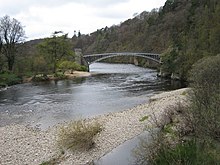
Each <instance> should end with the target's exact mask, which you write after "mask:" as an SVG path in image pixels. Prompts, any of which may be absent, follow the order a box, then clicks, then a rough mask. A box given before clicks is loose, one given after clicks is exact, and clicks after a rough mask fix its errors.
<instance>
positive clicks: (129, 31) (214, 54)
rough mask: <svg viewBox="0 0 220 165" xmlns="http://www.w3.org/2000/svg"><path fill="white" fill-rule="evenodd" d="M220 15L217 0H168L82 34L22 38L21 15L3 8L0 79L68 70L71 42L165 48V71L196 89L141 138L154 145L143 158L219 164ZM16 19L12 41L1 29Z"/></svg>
mask: <svg viewBox="0 0 220 165" xmlns="http://www.w3.org/2000/svg"><path fill="white" fill-rule="evenodd" d="M219 20H220V1H219V0H167V1H166V3H165V5H164V6H163V7H161V8H160V9H153V10H152V11H151V12H143V13H141V14H139V15H135V16H134V18H132V19H129V20H127V21H125V22H122V23H121V24H120V25H114V26H112V27H105V28H103V29H99V30H97V31H96V32H94V33H91V34H90V35H81V34H79V35H78V36H76V35H74V36H73V37H72V38H71V39H70V38H68V36H67V34H63V33H61V32H59V31H58V32H54V33H53V34H52V36H51V37H49V38H46V39H39V40H33V41H29V42H25V43H23V41H24V30H23V28H22V26H21V23H20V22H18V21H17V20H15V19H10V17H9V16H5V17H2V18H1V19H0V32H1V33H0V34H1V35H0V73H1V75H0V84H1V85H0V86H6V85H12V84H14V83H17V82H20V81H21V77H23V76H30V75H38V74H42V75H43V74H49V73H54V74H56V72H57V71H60V72H61V74H62V72H63V71H64V70H65V69H70V70H71V69H73V68H72V65H71V64H69V63H68V62H65V61H71V62H73V63H74V61H75V59H74V53H73V52H72V51H70V50H71V49H72V48H82V49H83V52H84V53H103V52H115V51H117V52H120V51H138V52H140V51H143V52H154V53H161V54H162V62H163V65H162V66H161V70H162V72H164V73H166V75H168V76H171V75H176V76H175V77H178V78H179V79H182V80H187V81H188V82H190V84H191V87H192V92H191V93H189V94H188V95H189V96H188V99H189V102H187V103H186V104H184V105H178V106H176V107H170V108H169V109H168V110H167V116H168V119H169V120H170V122H169V124H167V125H159V128H160V131H159V132H157V134H153V142H152V143H150V145H148V144H146V143H143V145H142V146H140V149H146V148H148V147H150V148H152V150H151V152H150V153H149V152H148V151H147V150H144V151H143V152H141V153H142V154H143V155H142V154H141V155H139V156H140V157H139V158H140V159H138V160H140V161H139V162H141V163H140V164H145V163H146V162H150V163H152V164H219V162H220V157H219V155H220V132H219V130H220V118H219V116H220V107H219V106H220V104H219V102H220V95H219V94H220V79H219V75H220V73H219V71H220V68H219V66H220V56H219V55H218V54H219V53H220V47H219V44H220V22H219ZM5 22H7V23H8V24H5ZM8 25H9V26H8ZM13 25H16V26H17V27H18V28H16V29H17V31H16V33H13V34H19V36H21V37H20V38H18V40H16V42H7V39H6V40H5V38H4V35H2V34H4V32H5V31H4V26H8V27H10V28H11V27H13ZM6 36H7V35H6ZM9 36H10V34H9ZM9 36H7V37H9ZM14 37H16V36H14ZM12 41H13V38H12ZM54 43H56V44H54ZM9 44H11V45H9ZM54 45H56V46H55V47H54ZM7 47H8V48H9V47H10V48H12V49H8V50H7V49H6V48H7ZM64 50H65V51H64ZM8 52H9V54H8ZM57 52H58V53H57ZM120 60H121V59H120ZM139 60H141V61H142V59H139ZM59 74H60V73H57V75H59ZM61 77H62V75H61ZM183 95H185V93H183ZM147 118H148V117H143V118H141V119H140V122H141V121H145V120H147ZM146 145H147V146H148V147H146ZM89 146H90V145H89ZM148 150H149V149H148Z"/></svg>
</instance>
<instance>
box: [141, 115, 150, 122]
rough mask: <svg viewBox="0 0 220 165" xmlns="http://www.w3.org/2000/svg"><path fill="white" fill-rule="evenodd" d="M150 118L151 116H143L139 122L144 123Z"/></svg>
mask: <svg viewBox="0 0 220 165" xmlns="http://www.w3.org/2000/svg"><path fill="white" fill-rule="evenodd" d="M148 118H149V116H143V117H142V118H141V119H140V120H139V121H140V122H143V121H145V120H147V119H148Z"/></svg>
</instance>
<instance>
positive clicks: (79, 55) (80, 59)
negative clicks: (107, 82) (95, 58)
mask: <svg viewBox="0 0 220 165" xmlns="http://www.w3.org/2000/svg"><path fill="white" fill-rule="evenodd" d="M74 51H75V61H76V63H77V64H79V65H83V66H86V68H87V71H88V72H89V64H88V63H87V61H86V60H85V59H84V57H83V54H82V49H79V48H76V49H74Z"/></svg>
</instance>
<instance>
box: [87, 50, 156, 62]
mask: <svg viewBox="0 0 220 165" xmlns="http://www.w3.org/2000/svg"><path fill="white" fill-rule="evenodd" d="M117 56H134V57H143V58H146V59H148V60H152V61H154V62H156V63H160V54H155V53H132V52H122V53H102V54H89V55H84V56H83V58H84V60H85V61H86V62H87V63H88V65H90V64H92V63H95V62H99V61H101V60H104V59H107V58H111V57H117Z"/></svg>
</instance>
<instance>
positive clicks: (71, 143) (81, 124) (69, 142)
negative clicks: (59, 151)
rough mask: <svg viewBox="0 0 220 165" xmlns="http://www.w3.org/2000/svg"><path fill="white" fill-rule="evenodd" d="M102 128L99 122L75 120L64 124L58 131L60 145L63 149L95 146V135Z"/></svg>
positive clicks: (82, 148)
mask: <svg viewBox="0 0 220 165" xmlns="http://www.w3.org/2000/svg"><path fill="white" fill-rule="evenodd" d="M101 130H102V125H101V124H100V123H98V122H94V123H87V122H86V121H84V120H79V121H74V122H71V123H70V124H68V125H67V126H62V127H61V128H60V130H59V133H58V145H59V146H60V147H61V148H63V149H70V150H89V149H91V148H93V147H94V145H95V142H94V137H95V136H96V135H97V134H98V133H99V132H100V131H101Z"/></svg>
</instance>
